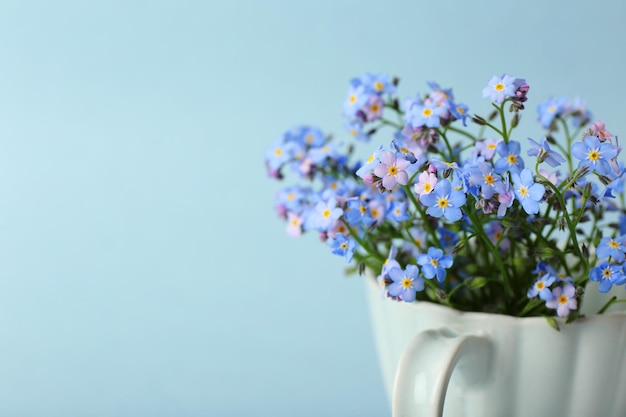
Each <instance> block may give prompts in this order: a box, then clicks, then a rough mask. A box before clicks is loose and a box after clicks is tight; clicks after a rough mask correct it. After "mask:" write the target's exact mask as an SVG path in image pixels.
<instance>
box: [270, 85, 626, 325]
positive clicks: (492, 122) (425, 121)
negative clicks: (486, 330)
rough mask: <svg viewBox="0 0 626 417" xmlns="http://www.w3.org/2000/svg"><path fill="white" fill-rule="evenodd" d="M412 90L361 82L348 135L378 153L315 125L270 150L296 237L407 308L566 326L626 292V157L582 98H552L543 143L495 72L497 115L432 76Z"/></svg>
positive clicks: (541, 115) (351, 99)
mask: <svg viewBox="0 0 626 417" xmlns="http://www.w3.org/2000/svg"><path fill="white" fill-rule="evenodd" d="M398 84H399V83H398V79H397V78H392V77H390V76H388V75H386V74H371V73H366V74H364V75H363V76H361V77H360V78H355V79H352V80H351V81H350V85H349V89H348V93H347V98H346V100H345V102H344V104H343V115H344V117H345V126H346V130H347V132H348V135H347V136H349V137H351V140H353V141H354V142H355V143H356V142H361V143H367V144H371V143H372V141H373V140H374V138H375V137H379V136H383V142H384V144H380V145H378V144H376V145H374V146H372V149H370V150H371V151H373V152H372V153H371V156H369V158H367V159H364V160H362V161H361V160H357V158H356V151H355V149H356V148H355V146H354V143H351V144H348V145H344V144H335V143H334V142H333V141H332V138H331V136H327V135H325V134H324V133H323V132H322V130H320V129H318V128H316V127H310V126H299V127H296V128H294V129H291V130H288V131H286V132H285V133H284V134H282V135H281V136H280V137H279V138H278V139H277V140H276V141H275V142H274V143H273V144H272V146H271V147H270V148H269V149H268V151H267V153H266V155H265V163H266V167H267V171H268V173H269V175H270V176H271V177H272V178H275V179H279V180H282V179H284V178H285V176H286V175H291V176H292V178H295V180H296V181H295V182H293V183H291V184H288V185H287V186H286V187H285V188H283V189H282V190H281V191H279V193H278V195H277V201H276V209H277V211H278V214H279V216H280V217H281V218H282V219H284V220H285V221H286V223H287V226H286V227H287V233H288V234H289V235H291V236H300V235H301V234H303V233H305V232H309V231H315V232H317V233H318V234H319V237H320V239H321V240H322V242H325V244H326V245H328V247H329V251H330V252H332V253H333V254H335V255H339V256H343V257H345V259H346V260H347V261H348V262H350V263H351V264H352V267H351V268H350V271H351V272H357V271H358V272H361V273H362V272H363V271H364V270H365V269H369V270H370V271H372V272H373V275H376V276H377V280H378V284H379V285H380V288H381V291H382V292H383V293H384V294H385V295H386V296H388V297H389V298H392V299H394V300H398V301H402V302H406V303H413V302H423V301H426V302H431V303H438V304H442V305H445V306H449V307H452V308H454V309H457V310H460V311H476V312H487V313H499V314H505V315H510V316H517V317H528V316H545V317H547V318H548V321H549V323H550V324H551V325H553V326H554V327H556V328H558V326H559V321H557V320H555V317H557V316H558V317H564V318H567V319H566V321H573V320H575V319H577V318H578V317H579V316H580V314H579V311H580V308H579V307H580V305H581V303H582V302H583V298H582V297H583V294H584V292H585V291H600V292H608V291H609V290H611V288H612V287H614V286H622V287H624V286H625V284H626V271H625V263H624V262H625V259H626V211H625V208H626V206H625V199H624V172H625V168H624V166H623V164H622V163H620V162H618V160H617V157H618V155H619V154H620V151H621V147H619V145H618V141H617V137H616V136H615V135H613V134H612V133H610V132H609V131H608V130H607V128H606V127H605V124H604V123H603V122H602V121H599V120H597V121H594V119H592V115H591V113H590V111H589V110H588V109H587V107H586V104H585V102H584V101H582V100H580V99H573V100H572V99H568V98H556V99H549V100H547V101H545V102H543V103H541V104H539V105H538V106H537V115H536V119H537V121H538V122H539V123H540V125H541V127H542V128H543V129H544V130H545V133H544V135H543V137H537V138H534V139H533V138H528V137H526V135H525V134H524V133H522V132H521V129H520V126H521V125H520V123H521V121H522V115H523V113H524V112H525V111H526V108H525V107H526V106H527V105H528V103H527V100H528V92H529V86H528V84H527V83H526V81H525V80H524V79H521V78H515V77H512V76H510V75H507V74H505V75H503V76H494V77H493V78H492V79H491V80H490V81H489V83H488V84H487V86H486V87H485V88H484V89H483V91H482V96H483V98H486V99H488V100H490V101H491V105H492V107H493V110H491V111H490V112H489V114H485V115H483V116H481V115H478V114H470V112H469V109H468V106H467V105H465V104H463V103H461V102H459V101H457V100H456V99H455V97H454V96H453V93H452V90H451V89H445V88H442V87H440V86H439V85H438V84H436V83H434V82H430V83H428V87H429V91H428V93H426V94H425V95H419V94H418V95H416V96H413V97H409V98H407V99H405V100H401V99H400V98H399V97H398V95H397V87H398ZM531 117H533V116H531ZM377 145H378V146H377ZM370 146H371V145H370ZM376 146H377V147H376ZM625 301H626V293H624V297H622V296H619V298H618V297H617V296H614V297H612V298H610V299H609V300H608V302H607V303H606V304H605V305H604V307H602V308H601V309H600V310H599V311H598V312H599V313H602V312H604V311H605V310H606V309H607V308H608V307H609V306H610V305H611V304H613V303H618V302H625Z"/></svg>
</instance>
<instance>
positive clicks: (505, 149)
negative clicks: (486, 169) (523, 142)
mask: <svg viewBox="0 0 626 417" xmlns="http://www.w3.org/2000/svg"><path fill="white" fill-rule="evenodd" d="M496 152H497V153H498V155H500V157H501V158H500V159H498V160H497V161H496V163H495V165H494V167H493V168H494V171H495V172H496V174H504V173H505V172H507V171H509V172H512V173H516V174H519V172H520V171H521V170H522V169H523V168H524V160H523V159H522V158H521V157H520V152H521V146H520V143H519V142H517V141H514V140H512V141H510V142H509V144H508V145H507V144H506V143H504V141H502V142H498V146H496Z"/></svg>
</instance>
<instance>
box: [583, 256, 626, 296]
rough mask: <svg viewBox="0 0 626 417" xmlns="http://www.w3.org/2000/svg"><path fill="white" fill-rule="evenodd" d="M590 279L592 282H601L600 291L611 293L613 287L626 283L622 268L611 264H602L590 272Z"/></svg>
mask: <svg viewBox="0 0 626 417" xmlns="http://www.w3.org/2000/svg"><path fill="white" fill-rule="evenodd" d="M589 278H590V279H591V280H592V281H595V282H599V283H600V286H599V287H598V291H600V292H609V290H610V289H611V287H612V286H613V285H620V284H624V283H626V275H624V272H623V271H622V266H621V265H618V264H610V263H608V262H602V263H601V264H600V265H598V266H596V267H595V268H593V269H592V270H591V271H590V272H589Z"/></svg>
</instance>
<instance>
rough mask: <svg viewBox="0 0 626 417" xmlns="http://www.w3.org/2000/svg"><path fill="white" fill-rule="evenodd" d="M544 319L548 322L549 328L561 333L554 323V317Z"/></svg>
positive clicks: (557, 324)
mask: <svg viewBox="0 0 626 417" xmlns="http://www.w3.org/2000/svg"><path fill="white" fill-rule="evenodd" d="M544 317H545V318H546V321H547V322H548V324H549V325H550V327H552V328H553V329H554V330H556V331H557V332H560V331H561V328H560V327H559V322H558V321H556V319H555V318H554V317H549V316H544Z"/></svg>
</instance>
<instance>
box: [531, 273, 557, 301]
mask: <svg viewBox="0 0 626 417" xmlns="http://www.w3.org/2000/svg"><path fill="white" fill-rule="evenodd" d="M555 280H556V277H555V276H554V275H552V274H544V275H542V276H541V277H539V279H537V281H535V283H534V284H533V286H532V287H530V288H529V289H528V293H527V294H526V296H527V297H528V298H533V297H536V296H537V295H539V298H541V299H542V300H544V301H548V300H551V299H552V291H550V288H549V287H550V285H552V284H553V283H554V281H555Z"/></svg>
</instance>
